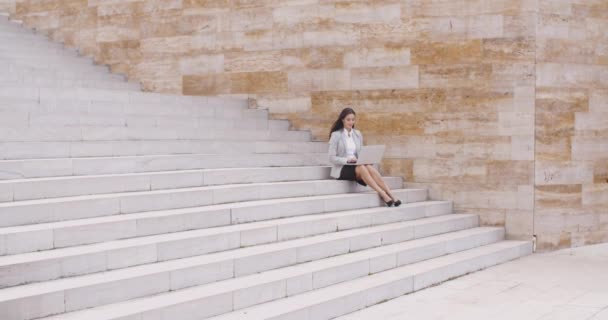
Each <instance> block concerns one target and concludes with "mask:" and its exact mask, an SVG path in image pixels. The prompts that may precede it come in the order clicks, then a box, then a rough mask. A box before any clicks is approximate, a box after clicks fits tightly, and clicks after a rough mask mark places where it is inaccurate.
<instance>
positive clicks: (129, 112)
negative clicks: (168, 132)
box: [0, 99, 268, 128]
mask: <svg viewBox="0 0 608 320" xmlns="http://www.w3.org/2000/svg"><path fill="white" fill-rule="evenodd" d="M0 115H1V116H2V117H0V119H2V120H0V121H1V122H0V123H2V124H3V125H4V126H11V127H23V126H26V124H27V126H30V127H31V126H88V125H92V126H119V127H126V126H133V125H140V124H144V126H150V125H151V124H152V126H156V124H163V123H166V124H172V123H174V124H175V125H177V126H182V125H185V124H187V123H188V122H186V121H185V119H190V123H194V124H196V126H199V125H200V126H203V127H209V126H210V125H211V126H212V127H215V125H212V124H213V123H214V122H210V121H209V120H216V119H220V120H222V119H224V120H237V119H238V120H240V121H239V123H242V127H243V128H247V126H248V124H247V123H248V122H250V121H258V120H264V121H268V110H263V109H248V108H247V107H246V106H245V103H244V102H243V101H240V100H225V101H223V100H218V99H210V100H209V101H206V102H203V101H201V102H199V103H197V104H195V105H186V104H184V105H179V104H176V105H174V106H172V107H171V108H167V107H166V105H164V104H157V103H143V102H129V103H106V102H81V103H79V102H78V101H67V100H66V101H50V102H42V103H40V102H38V101H35V100H32V99H29V100H28V99H21V100H17V99H10V100H2V101H0ZM26 119H27V121H25V120H26ZM163 119H164V120H163ZM11 123H13V124H12V125H11ZM188 126H192V125H188Z"/></svg>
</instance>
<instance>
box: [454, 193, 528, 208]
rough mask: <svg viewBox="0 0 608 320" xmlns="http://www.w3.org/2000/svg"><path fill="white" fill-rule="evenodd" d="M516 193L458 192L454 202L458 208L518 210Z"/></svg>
mask: <svg viewBox="0 0 608 320" xmlns="http://www.w3.org/2000/svg"><path fill="white" fill-rule="evenodd" d="M517 197H518V194H517V192H516V191H508V190H495V191H494V190H466V191H461V192H456V193H455V194H454V198H453V199H454V201H455V203H456V205H457V206H459V205H458V204H463V206H464V207H471V208H482V209H507V210H509V209H517V205H518V204H517Z"/></svg>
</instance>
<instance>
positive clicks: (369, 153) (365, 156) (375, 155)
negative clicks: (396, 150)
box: [346, 145, 386, 166]
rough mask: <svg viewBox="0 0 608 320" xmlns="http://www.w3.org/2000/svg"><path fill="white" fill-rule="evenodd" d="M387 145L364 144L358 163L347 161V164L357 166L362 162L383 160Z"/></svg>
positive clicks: (370, 162)
mask: <svg viewBox="0 0 608 320" xmlns="http://www.w3.org/2000/svg"><path fill="white" fill-rule="evenodd" d="M385 149H386V146H385V145H372V146H362V147H361V152H359V157H358V158H357V162H356V163H347V164H346V165H351V166H357V165H361V164H377V163H380V162H381V161H382V157H383V156H384V150H385Z"/></svg>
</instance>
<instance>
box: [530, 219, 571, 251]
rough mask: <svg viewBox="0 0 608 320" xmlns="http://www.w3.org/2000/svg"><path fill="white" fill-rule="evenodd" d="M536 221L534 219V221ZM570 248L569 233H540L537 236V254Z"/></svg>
mask: <svg viewBox="0 0 608 320" xmlns="http://www.w3.org/2000/svg"><path fill="white" fill-rule="evenodd" d="M535 220H536V219H535ZM571 246H572V235H571V233H570V232H559V231H556V232H555V233H548V232H546V233H542V234H538V237H537V243H536V250H537V251H539V252H543V251H549V250H558V249H563V248H570V247H571Z"/></svg>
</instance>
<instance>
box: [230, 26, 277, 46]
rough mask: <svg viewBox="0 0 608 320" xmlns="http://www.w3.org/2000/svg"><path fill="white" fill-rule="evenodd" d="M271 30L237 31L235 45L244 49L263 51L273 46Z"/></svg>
mask: <svg viewBox="0 0 608 320" xmlns="http://www.w3.org/2000/svg"><path fill="white" fill-rule="evenodd" d="M272 34H273V32H272V31H271V30H254V31H247V32H243V33H239V34H237V36H236V43H235V46H236V47H242V48H243V49H244V50H245V51H265V50H272V49H273V48H274V39H273V35H272Z"/></svg>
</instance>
